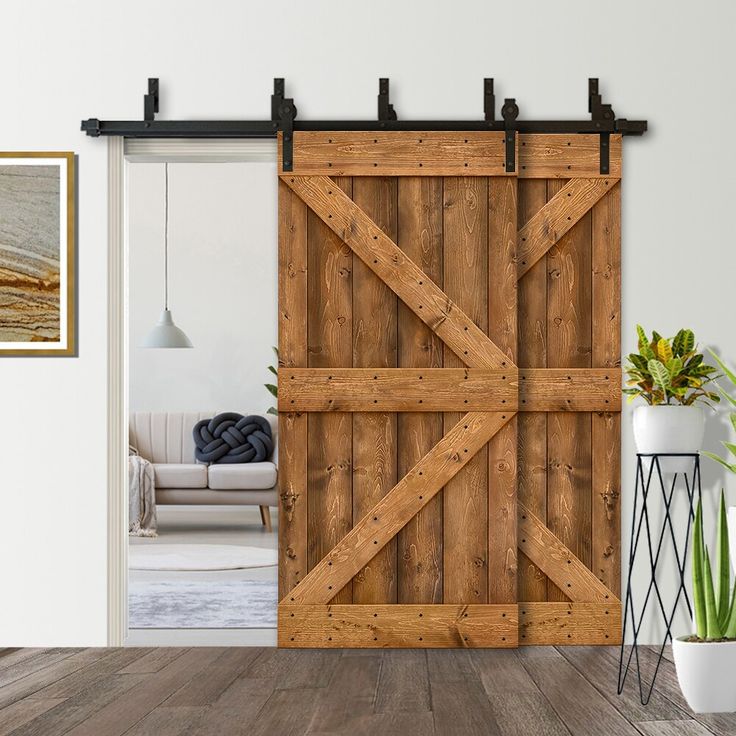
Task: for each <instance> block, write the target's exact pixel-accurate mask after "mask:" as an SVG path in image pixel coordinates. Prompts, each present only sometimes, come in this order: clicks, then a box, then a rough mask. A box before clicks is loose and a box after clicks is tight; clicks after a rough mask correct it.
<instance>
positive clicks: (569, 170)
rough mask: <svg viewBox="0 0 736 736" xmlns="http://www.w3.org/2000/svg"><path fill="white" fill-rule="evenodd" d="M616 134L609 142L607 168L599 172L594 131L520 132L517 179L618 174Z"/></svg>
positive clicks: (597, 140) (619, 138) (618, 139)
mask: <svg viewBox="0 0 736 736" xmlns="http://www.w3.org/2000/svg"><path fill="white" fill-rule="evenodd" d="M621 141H622V136H621V134H620V133H613V134H612V135H611V137H610V141H609V171H608V173H607V174H601V137H600V135H596V134H595V133H590V134H585V133H576V134H574V135H572V134H571V135H565V134H564V133H521V134H520V135H519V167H518V168H519V171H518V175H519V178H520V179H573V178H579V177H585V178H587V179H596V178H607V177H613V178H614V179H619V178H620V177H621V149H622V145H621Z"/></svg>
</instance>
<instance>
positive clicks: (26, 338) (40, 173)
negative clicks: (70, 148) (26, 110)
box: [0, 152, 77, 356]
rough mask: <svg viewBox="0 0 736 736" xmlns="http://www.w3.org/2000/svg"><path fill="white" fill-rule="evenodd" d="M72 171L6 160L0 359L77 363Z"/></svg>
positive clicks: (0, 179) (64, 157)
mask: <svg viewBox="0 0 736 736" xmlns="http://www.w3.org/2000/svg"><path fill="white" fill-rule="evenodd" d="M74 163H75V162H74V154H73V153H71V152H42V153H25V152H22V153H4V152H0V356H9V355H25V356H42V355H43V356H71V355H76V347H77V346H76V331H75V312H76V310H75V304H76V301H75V299H76V295H75V284H76V266H75V264H76V253H75V235H74V220H75V202H74V191H75V186H74V175H75V171H74V168H75V166H74Z"/></svg>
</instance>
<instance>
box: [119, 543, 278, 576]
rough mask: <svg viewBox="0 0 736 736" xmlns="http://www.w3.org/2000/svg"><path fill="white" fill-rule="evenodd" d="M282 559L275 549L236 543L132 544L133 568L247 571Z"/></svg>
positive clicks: (131, 561)
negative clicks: (241, 545)
mask: <svg viewBox="0 0 736 736" xmlns="http://www.w3.org/2000/svg"><path fill="white" fill-rule="evenodd" d="M277 562H278V554H277V552H276V550H275V549H264V548H263V547H239V546H237V545H234V544H131V545H130V547H129V548H128V567H129V568H130V569H131V570H244V569H247V568H250V567H271V566H273V565H276V564H277Z"/></svg>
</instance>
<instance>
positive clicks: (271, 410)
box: [263, 347, 279, 416]
mask: <svg viewBox="0 0 736 736" xmlns="http://www.w3.org/2000/svg"><path fill="white" fill-rule="evenodd" d="M272 350H273V352H274V353H275V354H276V363H277V364H278V362H279V349H278V348H277V347H274V348H272ZM268 370H269V371H271V373H273V374H274V376H276V379H277V380H278V377H279V372H278V371H277V370H276V368H274V367H273V366H272V365H270V366H268ZM263 385H264V386H265V387H266V389H267V390H268V393H270V394H271V396H273V397H274V398H276V399H278V397H279V387H278V386H277V385H276V384H275V383H264V384H263ZM266 414H275V415H276V416H278V415H279V410H278V409H277V408H276V407H275V406H269V407H268V411H267V412H266Z"/></svg>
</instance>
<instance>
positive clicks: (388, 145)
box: [279, 131, 518, 176]
mask: <svg viewBox="0 0 736 736" xmlns="http://www.w3.org/2000/svg"><path fill="white" fill-rule="evenodd" d="M504 140H505V135H504V133H502V132H493V131H483V132H476V131H468V132H467V133H452V132H449V133H448V132H441V131H439V132H438V131H418V132H415V131H406V132H391V133H383V132H380V131H365V132H363V131H347V132H341V131H315V132H309V131H299V132H297V133H295V134H294V168H293V173H294V174H296V175H299V176H319V175H321V176H506V175H507V174H506V169H505V160H506V145H505V143H504ZM281 143H282V138H281V137H279V160H280V158H281V152H280V147H281ZM517 155H518V142H517ZM510 175H514V173H513V172H510Z"/></svg>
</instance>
